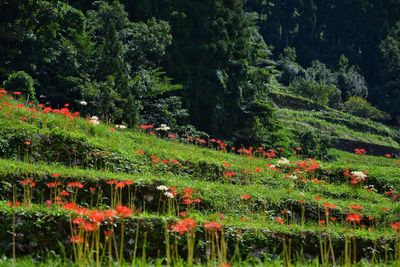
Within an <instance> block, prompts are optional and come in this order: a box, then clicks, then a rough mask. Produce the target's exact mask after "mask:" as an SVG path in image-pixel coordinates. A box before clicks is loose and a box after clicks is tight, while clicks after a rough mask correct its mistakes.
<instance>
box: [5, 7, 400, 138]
mask: <svg viewBox="0 0 400 267" xmlns="http://www.w3.org/2000/svg"><path fill="white" fill-rule="evenodd" d="M399 74H400V3H399V2H398V1H396V0H387V1H377V0H374V1H373V0H339V1H338V0H248V1H244V0H201V1H200V0H173V1H172V0H129V1H128V0H125V1H123V0H121V1H111V0H110V1H89V0H76V1H66V0H65V1H60V0H9V1H8V0H1V1H0V81H4V82H3V86H4V87H5V88H6V89H9V90H17V89H19V90H22V91H24V92H25V93H26V94H27V95H28V96H29V99H30V100H33V101H40V102H42V103H46V102H48V103H49V104H50V105H52V106H61V105H63V104H64V103H69V104H70V105H71V107H72V108H73V109H75V110H79V111H81V112H82V113H83V114H84V115H96V116H99V117H100V118H101V119H102V120H106V121H109V122H115V123H124V124H126V125H128V126H134V125H136V124H138V123H155V124H161V123H166V124H168V125H169V126H171V127H174V128H176V129H177V130H179V131H193V127H190V126H188V125H194V127H195V128H196V129H198V130H201V131H205V132H207V133H209V134H211V135H212V136H216V137H222V138H226V139H231V140H233V141H234V142H235V143H237V144H260V145H271V144H278V143H282V142H285V140H283V139H284V138H285V134H284V133H282V131H283V130H282V128H281V127H280V125H279V123H278V122H277V120H276V118H275V117H274V108H273V105H272V103H271V101H270V100H269V99H270V97H269V95H270V94H271V93H272V92H276V91H285V92H290V93H292V94H295V95H300V96H303V97H306V98H309V99H311V100H314V101H315V102H316V103H317V104H318V105H326V106H329V107H332V108H336V109H341V110H344V111H346V112H349V113H352V114H355V115H358V116H364V117H368V118H371V119H374V120H379V121H385V122H387V123H391V124H396V123H398V121H399V120H398V117H399V116H400V105H399V104H398V103H400V75H399ZM371 103H372V105H371Z"/></svg>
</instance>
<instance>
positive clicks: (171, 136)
mask: <svg viewBox="0 0 400 267" xmlns="http://www.w3.org/2000/svg"><path fill="white" fill-rule="evenodd" d="M175 137H176V136H175V135H174V134H172V133H170V134H169V135H168V138H169V139H174V138H175Z"/></svg>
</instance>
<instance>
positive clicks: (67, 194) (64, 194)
mask: <svg viewBox="0 0 400 267" xmlns="http://www.w3.org/2000/svg"><path fill="white" fill-rule="evenodd" d="M70 195H71V193H70V192H68V191H65V190H63V191H61V192H60V196H62V197H68V196H70Z"/></svg>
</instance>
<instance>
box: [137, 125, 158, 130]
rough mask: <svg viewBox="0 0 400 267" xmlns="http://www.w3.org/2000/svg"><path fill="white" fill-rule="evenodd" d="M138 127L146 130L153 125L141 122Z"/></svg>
mask: <svg viewBox="0 0 400 267" xmlns="http://www.w3.org/2000/svg"><path fill="white" fill-rule="evenodd" d="M139 128H140V129H142V130H147V129H151V128H154V125H153V124H142V125H140V126H139Z"/></svg>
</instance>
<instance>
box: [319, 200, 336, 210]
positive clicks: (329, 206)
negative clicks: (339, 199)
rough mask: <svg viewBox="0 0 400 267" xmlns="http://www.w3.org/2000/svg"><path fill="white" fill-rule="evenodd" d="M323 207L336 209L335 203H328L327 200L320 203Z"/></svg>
mask: <svg viewBox="0 0 400 267" xmlns="http://www.w3.org/2000/svg"><path fill="white" fill-rule="evenodd" d="M322 205H323V206H324V207H325V208H327V209H336V205H335V204H333V203H329V202H325V203H324V204H322Z"/></svg>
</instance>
